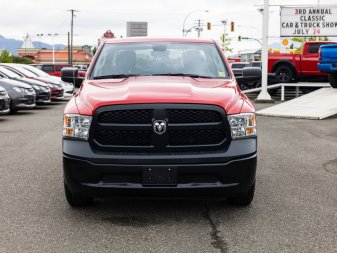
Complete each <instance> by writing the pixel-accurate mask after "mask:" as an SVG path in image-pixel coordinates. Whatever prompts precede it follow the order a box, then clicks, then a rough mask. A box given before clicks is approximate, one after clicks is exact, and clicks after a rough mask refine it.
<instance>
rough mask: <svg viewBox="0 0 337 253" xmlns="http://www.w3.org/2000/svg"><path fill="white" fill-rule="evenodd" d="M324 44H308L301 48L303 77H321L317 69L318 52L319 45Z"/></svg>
mask: <svg viewBox="0 0 337 253" xmlns="http://www.w3.org/2000/svg"><path fill="white" fill-rule="evenodd" d="M325 44H326V43H310V44H309V45H306V47H304V48H303V53H302V57H301V69H302V74H303V75H304V76H311V75H313V76H316V75H322V74H321V73H320V72H319V70H318V68H317V63H318V50H319V47H320V46H321V45H325Z"/></svg>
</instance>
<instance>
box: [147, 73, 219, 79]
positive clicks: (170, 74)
mask: <svg viewBox="0 0 337 253" xmlns="http://www.w3.org/2000/svg"><path fill="white" fill-rule="evenodd" d="M152 76H187V77H192V78H214V77H212V76H202V75H197V74H186V73H161V74H152Z"/></svg>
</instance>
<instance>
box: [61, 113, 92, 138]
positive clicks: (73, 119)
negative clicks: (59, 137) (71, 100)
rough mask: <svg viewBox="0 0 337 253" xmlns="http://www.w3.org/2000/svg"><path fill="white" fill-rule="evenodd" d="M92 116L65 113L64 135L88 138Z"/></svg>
mask: <svg viewBox="0 0 337 253" xmlns="http://www.w3.org/2000/svg"><path fill="white" fill-rule="evenodd" d="M91 119H92V117H91V116H83V115H79V114H65V115H64V117H63V137H70V138H76V139H82V140H88V138H89V129H90V124H91Z"/></svg>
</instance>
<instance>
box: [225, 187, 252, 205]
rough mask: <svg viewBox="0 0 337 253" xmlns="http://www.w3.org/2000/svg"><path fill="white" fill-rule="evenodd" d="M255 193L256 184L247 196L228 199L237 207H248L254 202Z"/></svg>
mask: <svg viewBox="0 0 337 253" xmlns="http://www.w3.org/2000/svg"><path fill="white" fill-rule="evenodd" d="M254 192H255V182H254V183H253V185H252V186H251V187H250V189H249V190H248V192H247V193H246V194H244V195H241V196H235V197H230V198H228V202H229V203H230V204H232V205H236V206H248V205H249V204H250V203H252V201H253V198H254Z"/></svg>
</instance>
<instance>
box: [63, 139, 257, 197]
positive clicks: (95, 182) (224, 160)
mask: <svg viewBox="0 0 337 253" xmlns="http://www.w3.org/2000/svg"><path fill="white" fill-rule="evenodd" d="M256 162H257V157H256V138H249V139H242V140H235V141H232V142H231V144H230V146H229V148H228V149H227V150H226V151H223V152H221V151H217V152H213V153H206V152H204V153H194V154H193V153H191V154H175V155H173V154H169V155H167V154H166V155H159V154H152V155H149V154H147V155H139V154H138V155H137V154H107V153H97V152H94V151H93V150H92V149H91V147H90V145H89V143H88V142H85V141H75V140H69V139H64V140H63V170H64V179H65V183H66V184H67V186H68V187H69V189H70V191H71V192H72V194H73V195H76V196H90V197H98V196H125V195H127V196H139V195H140V196H161V197H162V196H168V197H184V196H206V197H228V196H235V195H240V194H243V193H245V192H247V191H248V190H249V188H250V187H251V185H252V184H253V183H254V182H255V175H256ZM160 167H165V168H174V170H175V171H176V184H174V185H150V186H149V185H145V184H144V170H146V169H148V168H152V169H153V170H156V169H158V168H160Z"/></svg>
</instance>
